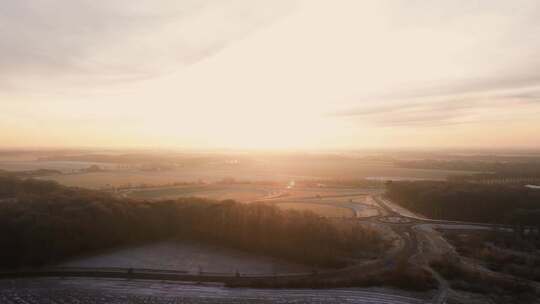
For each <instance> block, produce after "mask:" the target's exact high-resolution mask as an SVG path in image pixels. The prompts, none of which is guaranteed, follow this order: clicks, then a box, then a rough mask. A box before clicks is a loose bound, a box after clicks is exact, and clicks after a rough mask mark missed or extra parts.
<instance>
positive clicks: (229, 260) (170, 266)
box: [58, 241, 313, 274]
mask: <svg viewBox="0 0 540 304" xmlns="http://www.w3.org/2000/svg"><path fill="white" fill-rule="evenodd" d="M58 266H61V267H96V268H97V267H120V268H149V269H160V270H182V271H188V272H190V273H192V274H197V273H199V271H201V270H202V271H203V272H212V273H226V274H235V273H236V271H237V270H238V272H240V274H274V273H300V272H302V273H304V272H310V271H313V269H312V268H310V267H306V266H302V265H298V264H294V263H289V262H285V261H282V260H278V259H274V258H271V257H264V256H257V255H252V254H249V253H245V252H242V251H238V250H232V249H225V248H221V247H217V246H210V245H203V244H198V243H190V242H182V243H178V242H173V241H169V242H158V243H153V244H148V245H143V246H138V247H129V248H123V249H117V250H113V251H110V252H106V253H102V254H97V255H93V256H89V257H82V258H77V259H73V260H71V261H67V262H64V263H62V264H60V265H58Z"/></svg>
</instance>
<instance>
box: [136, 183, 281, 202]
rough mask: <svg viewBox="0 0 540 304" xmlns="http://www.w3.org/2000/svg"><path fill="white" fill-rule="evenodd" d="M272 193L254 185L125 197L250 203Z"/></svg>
mask: <svg viewBox="0 0 540 304" xmlns="http://www.w3.org/2000/svg"><path fill="white" fill-rule="evenodd" d="M272 191H273V190H272V189H269V188H263V187H260V186H254V185H232V186H227V185H201V186H198V185H195V186H177V187H165V188H156V189H141V190H136V191H131V192H129V193H127V196H129V197H132V198H138V199H174V198H178V197H189V196H197V197H204V198H209V199H216V200H225V199H234V200H237V201H240V202H251V201H255V200H258V199H262V198H264V197H265V196H267V195H269V194H271V193H272Z"/></svg>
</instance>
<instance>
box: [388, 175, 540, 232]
mask: <svg viewBox="0 0 540 304" xmlns="http://www.w3.org/2000/svg"><path fill="white" fill-rule="evenodd" d="M386 195H387V196H388V197H389V198H390V199H391V200H393V201H395V202H397V203H399V204H400V205H402V206H404V207H405V208H408V209H410V210H412V211H414V212H417V213H420V214H423V215H425V216H427V217H430V218H434V219H445V220H458V221H471V222H485V223H499V224H510V225H521V226H535V227H540V191H538V190H536V189H529V188H526V187H523V186H514V185H485V184H476V183H466V182H438V181H415V182H410V181H399V182H390V183H388V184H387V193H386Z"/></svg>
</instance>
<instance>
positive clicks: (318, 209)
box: [276, 203, 354, 217]
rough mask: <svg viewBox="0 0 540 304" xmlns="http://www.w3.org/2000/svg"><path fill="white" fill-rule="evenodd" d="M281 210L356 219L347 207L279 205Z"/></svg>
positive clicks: (306, 204)
mask: <svg viewBox="0 0 540 304" xmlns="http://www.w3.org/2000/svg"><path fill="white" fill-rule="evenodd" d="M276 206H278V207H279V208H282V209H287V210H297V211H311V212H314V213H315V214H317V215H320V216H324V217H354V212H353V211H352V210H351V209H348V208H345V207H338V206H331V205H326V204H317V203H279V204H276Z"/></svg>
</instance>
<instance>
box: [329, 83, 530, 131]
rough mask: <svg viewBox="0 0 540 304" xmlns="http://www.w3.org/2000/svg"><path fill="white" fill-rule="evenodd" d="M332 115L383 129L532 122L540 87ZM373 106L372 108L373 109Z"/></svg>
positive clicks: (398, 103) (435, 98)
mask: <svg viewBox="0 0 540 304" xmlns="http://www.w3.org/2000/svg"><path fill="white" fill-rule="evenodd" d="M364 104H366V105H365V106H362V107H357V108H353V109H347V110H342V111H337V112H335V113H332V114H331V115H332V116H340V117H349V118H352V119H355V120H362V121H364V122H369V123H372V124H375V125H378V126H384V127H397V126H402V127H418V126H428V127H433V126H445V125H455V124H468V123H481V122H494V121H505V120H510V119H533V120H536V119H537V118H538V115H539V114H540V86H534V87H524V88H514V89H506V90H493V91H480V92H478V91H477V92H468V91H466V92H465V93H462V94H453V95H428V96H427V97H426V96H419V97H418V96H417V97H413V98H407V99H402V100H399V99H398V100H390V99H386V100H384V101H382V100H378V101H371V102H365V103H364ZM374 104H375V105H374Z"/></svg>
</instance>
